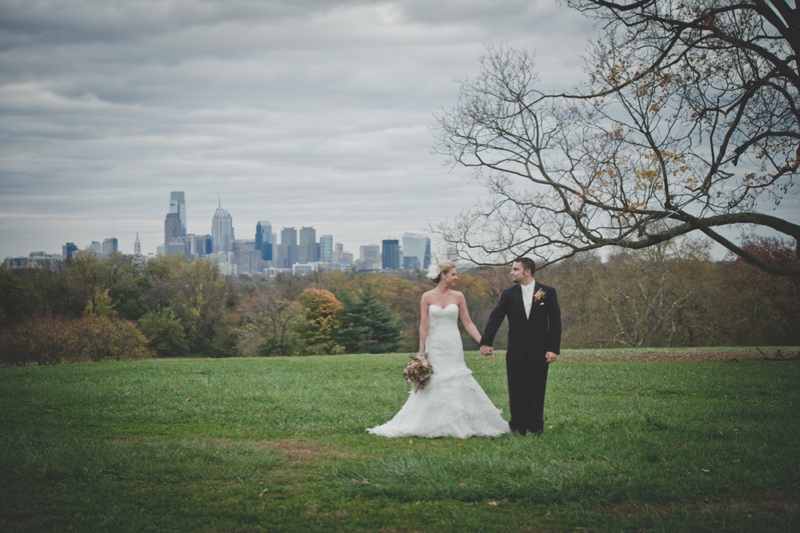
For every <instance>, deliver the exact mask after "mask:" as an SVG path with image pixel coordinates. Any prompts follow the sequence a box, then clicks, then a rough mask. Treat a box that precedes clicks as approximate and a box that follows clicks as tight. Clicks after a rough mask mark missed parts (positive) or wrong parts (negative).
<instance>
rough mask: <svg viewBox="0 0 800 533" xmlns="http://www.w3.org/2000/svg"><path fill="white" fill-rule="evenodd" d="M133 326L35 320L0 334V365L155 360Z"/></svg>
mask: <svg viewBox="0 0 800 533" xmlns="http://www.w3.org/2000/svg"><path fill="white" fill-rule="evenodd" d="M154 356H155V353H154V352H152V351H151V350H149V349H148V348H147V339H145V337H144V335H142V334H141V333H140V332H139V330H138V329H136V326H135V325H134V324H133V322H128V321H127V320H112V319H111V318H108V317H104V316H86V317H83V318H80V319H65V318H56V317H50V316H43V317H35V318H31V319H28V320H26V321H25V322H22V323H20V324H18V325H16V326H13V327H11V328H8V329H5V330H3V331H2V332H0V364H3V365H12V366H21V365H27V364H39V365H55V364H59V363H78V362H85V361H104V360H108V359H114V360H123V359H124V360H129V359H146V358H150V357H154Z"/></svg>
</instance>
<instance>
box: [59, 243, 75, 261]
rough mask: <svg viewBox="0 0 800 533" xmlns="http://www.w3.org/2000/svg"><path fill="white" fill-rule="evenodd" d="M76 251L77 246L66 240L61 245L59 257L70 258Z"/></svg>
mask: <svg viewBox="0 0 800 533" xmlns="http://www.w3.org/2000/svg"><path fill="white" fill-rule="evenodd" d="M77 251H78V247H77V246H75V243H74V242H68V243H67V244H65V245H64V246H62V247H61V257H62V258H63V259H65V260H66V259H72V254H73V253H74V252H77Z"/></svg>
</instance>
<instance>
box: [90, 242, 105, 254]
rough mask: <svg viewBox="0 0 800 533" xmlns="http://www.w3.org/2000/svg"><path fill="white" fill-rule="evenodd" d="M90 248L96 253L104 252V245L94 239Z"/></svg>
mask: <svg viewBox="0 0 800 533" xmlns="http://www.w3.org/2000/svg"><path fill="white" fill-rule="evenodd" d="M89 249H90V250H91V251H93V252H94V253H96V254H101V253H103V245H102V244H100V243H99V242H97V241H92V244H90V245H89Z"/></svg>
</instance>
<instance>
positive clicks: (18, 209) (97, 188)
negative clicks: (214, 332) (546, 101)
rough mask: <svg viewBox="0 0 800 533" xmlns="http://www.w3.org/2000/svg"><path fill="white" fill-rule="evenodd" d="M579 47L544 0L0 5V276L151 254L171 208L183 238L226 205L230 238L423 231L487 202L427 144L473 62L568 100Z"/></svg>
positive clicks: (1, 0) (585, 25)
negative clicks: (530, 60)
mask: <svg viewBox="0 0 800 533" xmlns="http://www.w3.org/2000/svg"><path fill="white" fill-rule="evenodd" d="M591 29H592V27H591V24H590V23H589V22H588V21H586V20H584V19H583V18H582V17H581V16H580V15H579V14H577V13H575V12H572V11H570V10H569V9H567V8H566V7H565V6H563V5H559V4H557V3H554V2H551V1H549V0H547V1H545V0H540V1H531V2H526V1H521V0H509V1H505V2H500V1H490V0H470V1H462V0H459V1H455V0H451V1H441V2H433V3H431V2H427V1H426V2H423V1H417V0H413V1H403V2H400V1H398V2H380V1H377V2H376V1H368V0H362V1H357V0H353V1H338V2H335V1H330V0H324V1H323V0H317V1H312V0H305V1H288V0H287V1H281V2H279V1H266V2H261V1H245V0H239V1H226V2H212V1H202V0H181V1H169V2H164V1H157V2H156V1H143V0H140V1H133V0H126V1H124V2H123V1H118V2H108V1H107V0H83V1H80V0H71V1H59V2H56V1H52V2H47V1H39V2H28V1H10V0H0V191H2V194H0V258H1V257H5V256H7V255H15V256H16V255H26V254H27V253H28V252H30V251H32V250H45V251H50V252H56V251H60V247H61V245H62V244H64V243H65V242H67V241H72V242H75V243H76V244H78V245H79V246H80V247H84V246H87V245H88V244H89V243H90V242H91V241H92V240H102V239H103V238H106V237H109V236H110V235H111V232H112V231H115V232H116V235H117V237H118V238H119V239H120V246H121V249H122V250H123V251H126V252H131V251H132V248H133V239H134V236H135V234H136V232H137V231H138V232H139V234H140V238H141V239H142V241H143V246H144V250H145V251H154V250H155V247H156V245H157V244H158V243H159V242H160V240H161V239H162V238H163V219H164V215H165V214H166V212H167V207H168V200H169V192H170V191H171V190H183V191H185V192H186V197H187V207H188V214H189V224H188V226H189V231H191V232H195V233H205V232H208V231H209V230H210V225H211V217H212V216H213V213H214V209H215V207H216V204H217V201H218V198H219V197H220V196H221V198H222V204H223V206H225V207H226V209H228V211H229V212H230V213H231V215H232V216H233V219H234V225H235V227H236V232H237V237H249V236H251V234H253V233H254V231H255V223H256V222H257V221H258V220H263V219H267V220H270V221H271V222H272V223H273V227H274V228H276V230H279V229H280V227H282V226H284V225H285V226H296V227H299V226H301V225H311V224H313V225H314V226H315V227H316V229H317V233H318V234H333V235H334V239H335V240H336V241H337V242H343V243H345V245H346V248H347V249H350V250H351V251H353V252H356V253H357V251H358V245H359V244H366V243H368V242H379V241H380V240H381V239H383V238H387V237H388V236H390V235H394V236H399V235H401V234H402V233H403V232H404V231H417V230H421V229H423V228H425V227H427V226H428V224H430V223H433V224H436V223H437V222H438V221H440V220H442V219H443V218H445V217H447V216H452V215H453V214H454V213H456V212H457V211H459V210H461V209H463V208H465V207H467V206H470V205H472V204H473V203H474V202H475V199H476V198H477V197H478V196H479V195H481V194H482V192H483V190H482V189H481V188H480V187H479V186H477V185H476V184H474V183H473V182H471V181H470V179H469V175H468V173H466V172H465V171H463V170H460V169H455V170H453V171H452V172H451V171H450V169H447V168H444V167H443V166H442V163H443V161H442V159H441V158H440V157H438V156H434V155H431V153H430V149H431V145H432V143H433V139H432V136H431V134H430V131H429V127H430V125H431V123H432V121H433V120H432V113H433V111H435V110H436V109H439V108H442V107H445V108H446V107H449V106H451V105H452V104H453V103H454V102H455V99H456V96H457V93H458V83H457V80H459V79H463V78H465V77H468V76H470V75H473V74H474V73H475V72H476V71H477V66H478V64H477V57H478V56H479V54H480V53H481V52H482V50H483V46H484V45H483V43H485V42H508V43H511V44H514V45H518V46H527V47H529V48H530V49H533V50H536V52H537V58H538V64H539V67H540V69H541V72H542V76H541V77H542V80H543V83H545V84H549V85H552V86H563V85H572V84H573V83H576V82H577V81H578V79H579V77H580V75H581V64H582V63H581V60H580V58H579V54H580V52H581V50H582V49H583V47H584V44H585V42H586V36H587V35H588V33H589V32H590V31H591ZM112 228H113V229H112Z"/></svg>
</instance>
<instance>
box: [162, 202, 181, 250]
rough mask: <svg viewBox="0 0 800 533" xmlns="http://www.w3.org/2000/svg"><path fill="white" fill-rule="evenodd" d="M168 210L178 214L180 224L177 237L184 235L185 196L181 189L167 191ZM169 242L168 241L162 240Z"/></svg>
mask: <svg viewBox="0 0 800 533" xmlns="http://www.w3.org/2000/svg"><path fill="white" fill-rule="evenodd" d="M169 212H170V213H172V214H176V215H178V219H179V220H180V221H181V224H180V230H179V231H180V235H178V236H179V237H186V197H185V196H184V194H183V191H172V192H171V193H169ZM164 242H165V243H166V244H169V243H170V241H164Z"/></svg>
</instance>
